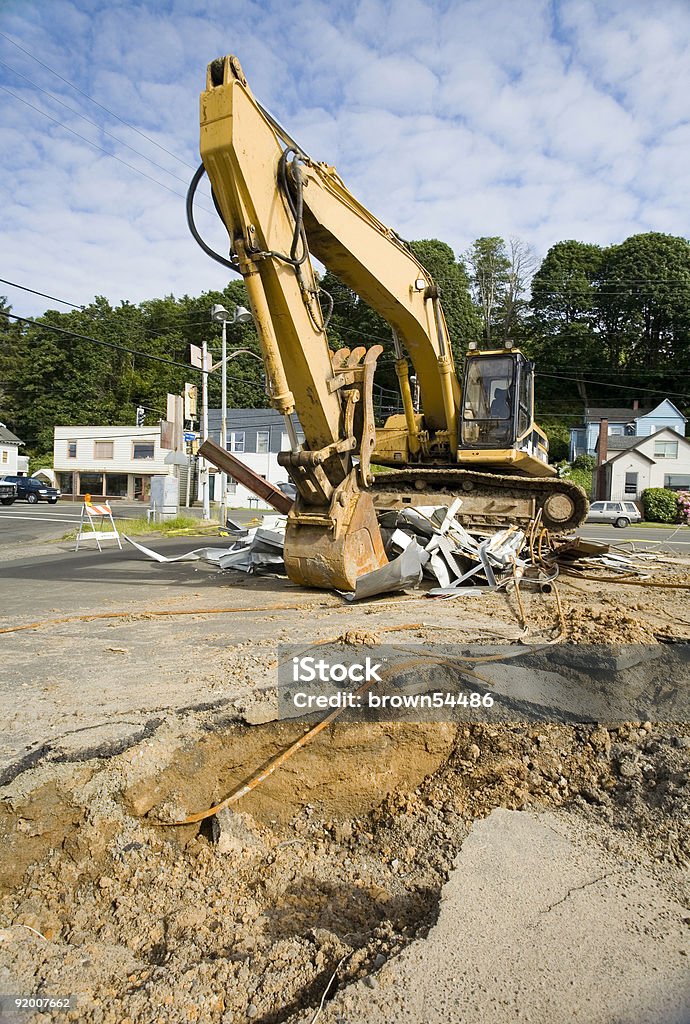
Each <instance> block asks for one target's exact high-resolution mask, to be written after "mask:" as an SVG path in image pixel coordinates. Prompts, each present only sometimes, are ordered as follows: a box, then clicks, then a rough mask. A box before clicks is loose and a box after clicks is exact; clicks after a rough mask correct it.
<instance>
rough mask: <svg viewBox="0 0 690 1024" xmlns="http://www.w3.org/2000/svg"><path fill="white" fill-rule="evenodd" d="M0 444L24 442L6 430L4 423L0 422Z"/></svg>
mask: <svg viewBox="0 0 690 1024" xmlns="http://www.w3.org/2000/svg"><path fill="white" fill-rule="evenodd" d="M0 444H24V442H23V441H20V440H19V438H18V437H17V435H16V434H13V433H12V431H11V430H8V429H7V427H6V426H5V424H4V423H0Z"/></svg>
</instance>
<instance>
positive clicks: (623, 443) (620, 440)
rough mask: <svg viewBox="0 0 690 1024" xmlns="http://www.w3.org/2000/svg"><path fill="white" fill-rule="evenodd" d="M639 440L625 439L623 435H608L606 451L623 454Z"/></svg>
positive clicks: (634, 438) (633, 438)
mask: <svg viewBox="0 0 690 1024" xmlns="http://www.w3.org/2000/svg"><path fill="white" fill-rule="evenodd" d="M639 440H640V439H639V437H626V435H625V434H609V439H608V449H609V451H610V452H623V451H625V449H626V448H632V447H633V446H634V445H636V444H637V442H638V441H639ZM598 447H599V442H598V441H597V448H598Z"/></svg>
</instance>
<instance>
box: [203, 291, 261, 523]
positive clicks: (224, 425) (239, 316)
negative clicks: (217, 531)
mask: <svg viewBox="0 0 690 1024" xmlns="http://www.w3.org/2000/svg"><path fill="white" fill-rule="evenodd" d="M211 319H212V320H220V322H221V324H222V325H223V334H222V341H221V345H222V348H221V353H220V366H221V375H220V395H221V398H220V446H221V448H222V449H223V451H227V449H228V352H227V325H228V322H230V323H231V324H246V323H249V321H250V320H251V319H252V314H251V313H250V312H249V310H248V309H245V308H244V306H236V307H235V311H234V313H233V315H232V316H231V315H230V313H229V312H228V311H227V309H226V308H225V306H220V305H218V304H216V305H215V306H214V307H213V309H212V310H211ZM239 351H245V350H244V349H240V350H239ZM237 354H238V353H237V352H233V353H232V355H231V357H230V358H232V357H233V356H235V355H237ZM249 355H255V353H253V352H249ZM256 358H259V357H256ZM217 368H218V366H217V365H216V366H212V367H211V369H212V370H216V369H217ZM204 381H206V376H205V377H204ZM204 422H205V420H204ZM206 437H207V434H204V435H203V439H204V441H205V440H206ZM227 505H228V475H227V473H225V472H221V474H220V525H221V526H225V521H226V519H227V514H228V508H227ZM209 515H210V512H209Z"/></svg>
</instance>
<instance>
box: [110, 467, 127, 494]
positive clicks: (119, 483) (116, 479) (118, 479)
mask: <svg viewBox="0 0 690 1024" xmlns="http://www.w3.org/2000/svg"><path fill="white" fill-rule="evenodd" d="M105 490H106V494H109V495H110V496H111V497H112V498H126V497H127V474H126V473H106V475H105Z"/></svg>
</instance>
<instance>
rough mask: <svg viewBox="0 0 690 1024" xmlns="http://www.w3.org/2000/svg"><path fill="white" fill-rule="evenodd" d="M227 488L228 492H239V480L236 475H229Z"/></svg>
mask: <svg viewBox="0 0 690 1024" xmlns="http://www.w3.org/2000/svg"><path fill="white" fill-rule="evenodd" d="M225 490H226V492H227V493H228V494H237V481H236V480H235V479H234V477H231V476H229V477H228V478H227V482H226V484H225Z"/></svg>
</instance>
